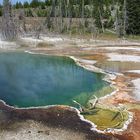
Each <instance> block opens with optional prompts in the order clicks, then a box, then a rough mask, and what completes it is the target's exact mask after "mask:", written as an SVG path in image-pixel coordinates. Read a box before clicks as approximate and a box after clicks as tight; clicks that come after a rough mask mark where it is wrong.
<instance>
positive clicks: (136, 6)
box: [127, 0, 140, 35]
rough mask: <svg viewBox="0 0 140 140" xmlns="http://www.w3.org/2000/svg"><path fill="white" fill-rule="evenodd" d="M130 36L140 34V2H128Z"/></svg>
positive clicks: (134, 0)
mask: <svg viewBox="0 0 140 140" xmlns="http://www.w3.org/2000/svg"><path fill="white" fill-rule="evenodd" d="M127 17H128V28H127V33H128V34H136V35H138V34H140V0H127Z"/></svg>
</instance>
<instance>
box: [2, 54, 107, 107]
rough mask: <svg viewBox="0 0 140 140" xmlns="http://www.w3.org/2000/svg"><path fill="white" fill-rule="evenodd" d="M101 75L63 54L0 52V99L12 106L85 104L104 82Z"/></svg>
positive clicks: (104, 84)
mask: <svg viewBox="0 0 140 140" xmlns="http://www.w3.org/2000/svg"><path fill="white" fill-rule="evenodd" d="M102 78H103V75H102V74H97V73H92V72H89V71H87V70H85V69H83V68H81V67H79V66H77V65H76V64H75V62H74V61H73V60H71V59H70V58H66V57H56V56H47V55H39V54H38V55H37V54H36V55H33V54H28V53H23V52H22V53H21V52H20V53H19V52H10V53H0V99H2V100H4V101H5V102H6V103H7V104H9V105H12V106H18V107H31V106H45V105H56V104H58V105H71V106H74V104H73V102H72V100H73V99H74V100H76V101H78V102H80V103H81V104H83V105H85V104H86V103H87V101H88V100H89V99H90V97H91V96H92V95H93V94H94V92H96V91H97V90H99V89H101V88H102V87H104V86H106V85H107V83H106V82H105V81H103V80H102Z"/></svg>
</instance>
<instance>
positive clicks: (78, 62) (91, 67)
mask: <svg viewBox="0 0 140 140" xmlns="http://www.w3.org/2000/svg"><path fill="white" fill-rule="evenodd" d="M24 52H25V53H30V54H40V55H51V54H44V53H34V52H30V51H27V50H25V51H24ZM51 56H58V55H51ZM59 56H60V55H59ZM61 56H64V57H68V58H70V59H72V60H73V61H74V62H75V64H76V65H78V66H80V67H82V68H84V69H86V70H88V71H91V72H95V73H102V74H105V78H103V79H102V80H104V81H106V82H108V83H110V85H109V86H113V84H112V82H111V80H110V79H112V78H113V79H115V78H116V76H117V74H113V73H107V72H105V71H104V70H102V69H99V68H97V67H95V66H94V64H93V65H91V64H89V63H88V64H87V63H86V61H82V59H78V58H76V57H74V56H69V55H61ZM113 87H114V86H113ZM117 91H118V89H117V88H116V87H115V91H113V92H112V93H109V94H107V95H105V96H103V97H100V98H99V100H100V99H105V98H108V97H109V96H112V95H114V94H115V93H116V92H117ZM0 101H1V102H2V103H3V104H4V105H5V106H7V107H9V108H12V109H16V110H22V109H26V110H30V109H44V108H45V109H49V108H50V107H57V106H61V105H46V106H38V107H25V108H24V107H23V108H22V107H20V108H18V107H14V106H10V105H8V104H6V102H4V101H3V100H0ZM62 106H63V105H62ZM66 107H69V108H70V109H74V110H76V111H77V115H78V116H79V118H80V119H81V120H82V121H84V122H87V123H90V124H91V125H92V127H91V130H92V131H97V132H99V133H104V134H105V133H112V134H117V133H119V132H122V131H125V130H126V129H127V127H128V125H129V124H130V123H131V122H132V120H133V114H132V113H130V112H128V114H129V115H128V120H127V121H126V122H125V123H124V125H123V127H122V128H121V129H115V128H108V129H107V130H104V131H102V130H99V129H97V126H96V125H95V124H94V123H93V122H91V121H89V120H86V119H84V117H83V115H81V114H80V111H79V110H78V109H76V108H74V107H71V106H66ZM115 108H117V107H115ZM110 110H112V109H110Z"/></svg>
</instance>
